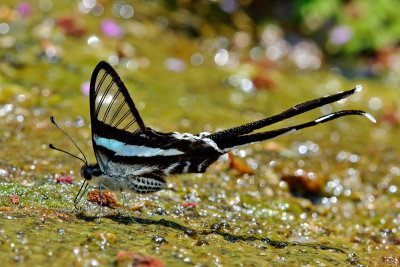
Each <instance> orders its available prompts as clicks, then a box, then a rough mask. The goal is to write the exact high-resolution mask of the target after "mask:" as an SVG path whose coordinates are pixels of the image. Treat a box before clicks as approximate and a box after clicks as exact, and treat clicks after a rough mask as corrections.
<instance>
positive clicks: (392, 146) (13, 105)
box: [0, 1, 400, 266]
mask: <svg viewBox="0 0 400 267" xmlns="http://www.w3.org/2000/svg"><path fill="white" fill-rule="evenodd" d="M39 2H40V3H42V4H41V5H42V6H36V5H33V4H32V6H33V10H32V13H30V15H29V16H25V17H21V16H22V15H20V17H18V20H14V19H13V16H12V14H13V13H12V12H15V9H14V6H16V5H17V4H18V3H19V2H17V1H11V2H10V4H7V5H3V6H2V7H1V8H2V10H3V11H2V12H3V13H1V14H3V15H4V14H6V13H4V12H5V11H4V10H6V9H7V8H8V9H9V11H10V12H11V13H10V14H11V15H9V17H7V18H6V19H7V24H8V25H11V28H10V31H9V32H8V33H7V35H5V34H3V36H1V38H0V46H2V48H1V50H0V182H1V183H0V256H1V258H2V264H1V265H2V266H16V265H15V264H19V265H20V266H23V265H32V266H39V265H40V266H59V265H60V264H66V263H68V265H75V266H129V264H130V263H132V261H130V260H129V259H130V258H129V257H130V256H129V255H131V254H130V253H132V252H133V253H135V254H137V255H141V256H145V257H150V258H151V259H152V260H148V261H147V262H151V264H153V265H150V263H149V264H148V265H146V266H162V264H163V265H164V266H284V265H287V266H344V265H355V266H385V265H387V266H394V265H396V264H399V261H400V257H399V246H400V234H399V231H400V157H399V156H400V146H399V142H398V141H399V139H398V138H399V136H400V126H399V125H400V122H399V121H400V120H399V118H400V116H399V112H400V111H399V110H400V102H399V93H398V86H397V87H396V86H394V85H393V84H390V83H385V82H384V81H383V80H382V79H380V78H379V77H376V78H374V79H372V78H359V79H352V80H350V79H347V78H344V77H343V76H341V75H340V74H339V73H337V72H335V71H332V70H331V69H329V68H328V67H326V68H323V67H322V68H320V69H318V70H312V71H311V70H299V69H297V68H295V67H287V68H283V67H282V66H274V67H271V68H265V64H267V63H266V62H261V61H260V60H258V61H257V60H254V59H252V60H250V59H248V58H246V57H245V56H243V55H238V58H240V61H239V62H236V63H235V65H233V66H231V67H229V66H225V67H222V66H220V65H219V64H215V60H216V59H218V60H219V59H221V57H223V56H224V55H223V53H222V52H221V53H222V54H219V57H216V53H217V54H218V53H219V52H218V51H219V50H218V49H215V48H214V47H213V45H211V44H209V43H207V42H203V43H201V44H200V43H199V42H197V41H196V40H195V39H192V37H190V36H188V35H185V34H177V33H176V32H174V31H172V30H170V29H167V28H165V27H164V26H165V25H164V24H163V23H162V21H163V18H165V17H164V16H163V14H165V12H167V11H166V10H164V9H163V8H162V7H160V6H159V5H156V4H155V2H152V3H147V5H143V6H142V7H140V5H133V6H134V7H135V15H134V18H135V19H134V20H123V19H122V18H119V19H115V21H117V22H118V23H119V25H118V24H117V25H114V24H113V25H114V26H115V27H117V26H118V27H121V29H122V30H123V31H124V36H123V37H121V36H119V35H118V34H121V32H119V31H117V30H115V29H116V28H115V27H114V28H113V27H112V26H109V28H106V29H110V28H111V29H114V31H111V32H109V31H108V30H106V29H104V28H101V25H102V23H105V22H104V21H102V20H104V19H105V18H108V17H110V18H113V16H114V15H113V14H114V13H112V11H111V9H112V5H111V3H108V1H101V2H102V3H103V2H104V3H103V4H104V13H103V14H102V15H101V16H95V15H93V14H92V15H91V14H85V13H82V12H83V11H79V12H78V11H77V9H78V7H77V5H72V7H70V6H68V5H67V4H66V3H64V2H63V4H60V5H59V6H58V5H56V4H55V2H54V1H53V2H51V1H39ZM79 2H80V1H79ZM150 2H151V1H150ZM46 3H53V5H52V8H51V9H49V10H48V11H46V12H39V8H42V9H43V8H44V9H46V8H48V6H46ZM43 5H44V6H43ZM136 6H137V8H136ZM150 6H151V7H150ZM35 10H36V11H35ZM46 10H47V9H46ZM124 10H125V9H124ZM126 10H128V11H129V10H130V9H129V8H128V7H126ZM126 10H125V11H124V12H125V13H123V14H126V12H128V11H126ZM77 12H78V13H79V14H77ZM121 12H122V11H121ZM163 12H164V13H163ZM7 14H8V13H7ZM121 14H122V13H121ZM128 14H129V12H128ZM15 16H17V14H16V15H15ZM124 16H125V15H124ZM126 16H127V15H126ZM157 18H158V20H156V19H157ZM154 20H156V21H157V23H154V22H153V21H154ZM65 23H67V24H68V23H69V24H68V25H69V26H68V27H64V26H63V25H65ZM71 25H74V26H71ZM163 25H164V26H163ZM65 29H69V30H70V31H69V32H68V31H67V32H66V31H65ZM71 29H72V30H71ZM71 31H72V32H71ZM96 38H97V39H96ZM217 44H218V42H216V43H215V44H214V45H217ZM200 54H201V57H200V56H199V55H200ZM238 54H239V53H238ZM193 55H197V56H195V57H194V59H193ZM100 60H108V61H109V62H114V63H116V64H114V65H115V66H114V67H115V69H116V70H117V72H118V73H119V74H120V76H121V78H122V80H123V81H124V82H125V85H126V86H127V88H128V90H129V92H130V94H131V96H132V98H133V100H134V102H135V104H136V106H137V108H138V110H139V112H140V114H141V116H142V119H143V121H144V123H145V124H146V125H148V126H150V127H152V128H154V129H156V130H158V131H165V132H170V131H179V132H189V133H193V134H195V133H199V132H204V131H208V132H215V131H217V130H221V129H226V128H230V127H234V126H238V125H241V124H245V123H248V122H252V121H255V120H259V119H262V118H265V117H267V116H271V115H275V114H277V113H279V112H282V111H284V110H286V109H288V108H290V107H292V106H294V105H296V104H298V103H301V102H304V101H307V100H310V99H313V98H318V97H321V96H324V95H328V94H333V93H336V92H338V91H343V90H348V89H351V88H354V87H355V86H356V85H357V84H362V85H363V87H364V89H363V91H362V92H360V93H358V94H356V95H353V96H351V97H350V98H349V99H347V100H346V101H340V102H339V103H334V104H331V105H328V106H324V107H322V108H321V109H317V110H315V111H310V112H307V113H306V114H302V115H300V116H296V117H294V118H291V119H288V120H286V121H284V122H281V123H278V124H277V125H273V126H270V127H269V128H268V129H276V128H279V127H284V126H290V125H295V124H299V123H304V122H307V121H311V120H314V119H315V118H317V117H320V116H323V115H324V114H328V113H330V112H333V111H338V110H344V109H360V110H364V111H366V112H369V113H371V114H372V115H373V116H374V117H375V118H376V119H377V123H376V124H373V123H372V122H371V121H369V120H367V119H365V118H363V117H359V116H357V117H354V116H353V117H344V118H340V119H338V120H334V121H332V122H329V123H325V124H323V125H317V126H315V127H312V128H308V129H304V130H302V131H299V132H296V133H294V134H292V135H288V136H282V137H279V138H276V139H273V140H269V141H266V142H262V143H259V144H254V145H251V146H248V147H244V148H241V149H236V150H234V151H233V152H232V155H231V156H228V155H224V156H222V157H221V158H220V159H219V160H218V161H217V162H215V163H214V164H213V165H211V166H210V167H209V169H208V170H207V172H205V173H204V174H187V175H179V176H173V177H169V178H168V179H167V182H168V186H167V188H166V189H165V190H163V191H160V192H157V193H154V194H149V195H138V194H134V193H130V192H126V194H127V199H128V205H129V207H130V208H131V209H132V211H133V212H132V213H131V214H130V216H131V217H130V216H128V214H127V213H126V211H125V210H124V209H123V208H122V200H121V196H120V194H119V193H118V192H114V193H115V199H116V203H115V204H114V205H109V206H107V207H106V206H104V207H103V208H102V214H100V213H99V205H98V204H97V203H96V202H91V201H88V199H87V197H84V198H83V199H82V200H81V202H80V203H79V204H78V205H77V209H76V208H74V205H73V200H74V198H75V196H76V194H77V192H78V191H79V188H80V186H81V184H82V182H83V179H82V177H80V168H81V166H82V162H80V161H78V160H77V159H74V158H72V157H70V156H68V155H66V154H63V153H60V152H58V151H54V150H50V149H49V148H48V145H49V144H50V143H52V144H54V145H55V146H56V147H59V148H62V149H64V150H66V151H68V152H71V153H73V154H75V155H77V156H80V155H79V151H77V149H76V148H75V147H74V145H73V144H72V143H71V142H70V141H69V140H68V139H67V138H66V136H65V135H63V134H62V133H61V132H60V131H59V130H58V129H57V128H56V127H54V126H53V125H52V124H51V123H50V121H49V117H50V115H54V117H55V120H56V121H57V123H59V125H60V126H62V127H63V128H64V129H65V130H66V131H67V132H68V133H69V134H70V135H71V136H72V137H73V139H74V140H75V141H76V142H77V144H78V146H79V147H80V148H81V149H82V150H83V151H84V153H85V155H86V157H88V159H89V161H90V162H92V163H94V162H95V158H94V154H93V150H92V146H91V129H90V114H89V98H88V95H87V82H89V80H90V75H91V72H92V70H93V69H94V67H95V65H96V64H97V63H98V62H99V61H100ZM115 60H117V62H115ZM237 60H239V59H237ZM200 62H201V64H200ZM218 62H219V61H217V63H218ZM261 68H262V69H263V72H262V73H261V72H260V69H261ZM265 69H267V70H265ZM254 73H259V74H257V77H258V79H257V80H255V79H252V80H251V81H252V83H251V84H249V81H250V80H249V79H247V78H246V77H250V76H252V75H253V74H254ZM260 73H261V74H260ZM258 83H262V84H263V85H264V89H258V88H257V87H256V86H255V85H257V84H258ZM261 87H263V86H261ZM261 87H260V88H261ZM265 88H267V89H265ZM100 215H101V216H100ZM128 252H129V253H128ZM126 257H128V259H126ZM157 264H158V265H157Z"/></svg>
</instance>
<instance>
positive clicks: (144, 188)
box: [127, 176, 166, 194]
mask: <svg viewBox="0 0 400 267" xmlns="http://www.w3.org/2000/svg"><path fill="white" fill-rule="evenodd" d="M127 183H128V184H127V187H128V188H129V189H130V190H132V191H133V192H135V193H139V194H147V193H153V192H157V191H160V190H162V189H164V188H165V187H166V183H165V181H162V180H161V179H160V178H158V177H155V176H154V177H152V176H136V177H132V178H130V179H128V180H127Z"/></svg>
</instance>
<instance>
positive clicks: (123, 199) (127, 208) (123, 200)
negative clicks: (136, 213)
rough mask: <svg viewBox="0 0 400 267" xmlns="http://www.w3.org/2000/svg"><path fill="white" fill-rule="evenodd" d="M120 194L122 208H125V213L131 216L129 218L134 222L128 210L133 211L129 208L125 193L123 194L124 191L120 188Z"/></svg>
mask: <svg viewBox="0 0 400 267" xmlns="http://www.w3.org/2000/svg"><path fill="white" fill-rule="evenodd" d="M121 196H122V206H123V208H124V210H125V211H126V213H127V214H128V216H129V218H131V220H132V221H133V222H136V220H135V219H133V217H132V216H131V214H130V213H129V212H132V213H133V211H132V210H131V208H129V205H128V201H127V200H126V195H125V194H124V192H123V191H122V190H121Z"/></svg>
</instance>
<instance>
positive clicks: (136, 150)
mask: <svg viewBox="0 0 400 267" xmlns="http://www.w3.org/2000/svg"><path fill="white" fill-rule="evenodd" d="M94 142H95V143H96V145H98V146H102V147H105V148H107V149H109V150H111V151H114V152H116V154H115V155H117V156H125V157H129V156H136V157H154V156H175V155H181V154H183V152H182V151H179V150H178V149H175V148H170V149H160V148H154V147H146V146H136V145H125V143H123V142H120V141H117V140H114V139H107V138H103V137H95V138H94Z"/></svg>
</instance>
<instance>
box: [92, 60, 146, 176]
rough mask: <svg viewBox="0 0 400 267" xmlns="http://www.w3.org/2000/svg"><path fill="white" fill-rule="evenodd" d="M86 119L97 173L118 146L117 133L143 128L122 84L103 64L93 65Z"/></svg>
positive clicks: (112, 71) (137, 130) (105, 64)
mask: <svg viewBox="0 0 400 267" xmlns="http://www.w3.org/2000/svg"><path fill="white" fill-rule="evenodd" d="M90 116H91V124H92V141H93V149H94V152H95V155H96V159H97V162H98V163H99V166H100V168H101V170H102V171H103V172H105V166H106V165H107V162H108V160H109V158H110V157H112V156H113V154H114V153H115V151H112V150H113V149H112V148H115V147H116V146H118V144H119V143H118V142H119V141H118V139H120V138H121V137H120V134H119V133H123V132H125V133H127V134H128V133H129V134H134V133H137V132H139V131H143V130H144V129H145V128H146V127H145V125H144V123H143V120H142V118H141V117H140V115H139V112H138V111H137V109H136V107H135V104H134V103H133V101H132V99H131V97H130V96H129V93H128V90H127V89H126V87H125V85H124V84H123V82H122V81H121V79H120V78H119V76H118V74H117V73H116V71H115V70H114V69H113V68H112V67H111V66H110V65H109V64H108V63H106V62H104V61H102V62H100V63H99V64H98V65H97V66H96V68H95V69H94V71H93V74H92V78H91V82H90ZM118 137H120V138H118ZM101 144H102V145H101ZM104 144H107V147H108V149H105V148H106V146H105V145H104ZM110 148H111V149H110ZM110 150H111V153H110Z"/></svg>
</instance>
